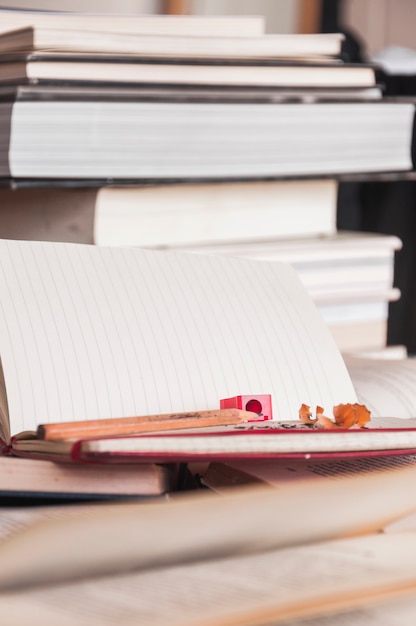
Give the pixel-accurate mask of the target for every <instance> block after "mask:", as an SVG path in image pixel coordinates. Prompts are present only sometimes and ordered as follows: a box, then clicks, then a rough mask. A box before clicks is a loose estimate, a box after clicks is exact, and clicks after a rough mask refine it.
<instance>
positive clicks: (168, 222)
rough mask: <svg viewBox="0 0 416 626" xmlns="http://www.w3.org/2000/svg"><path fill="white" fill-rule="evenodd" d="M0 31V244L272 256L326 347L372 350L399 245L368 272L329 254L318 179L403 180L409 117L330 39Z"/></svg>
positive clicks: (32, 17) (136, 27) (197, 26)
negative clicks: (316, 313)
mask: <svg viewBox="0 0 416 626" xmlns="http://www.w3.org/2000/svg"><path fill="white" fill-rule="evenodd" d="M1 18H2V20H1V31H2V32H0V96H1V97H0V119H1V127H2V137H3V149H2V151H1V152H0V185H1V187H0V199H1V201H2V211H1V213H0V235H1V236H3V237H7V238H16V239H25V238H26V239H40V240H56V241H69V242H82V243H96V244H99V245H134V246H144V247H162V248H164V247H181V248H189V249H194V248H198V249H199V250H200V251H201V252H207V251H208V246H211V247H212V249H213V250H214V248H215V246H218V245H220V246H224V245H226V246H229V247H228V248H227V253H228V254H230V253H234V252H235V253H236V254H244V255H245V254H248V255H249V256H253V255H255V256H256V255H258V256H260V257H263V256H267V255H269V254H270V253H271V252H270V247H271V246H272V248H273V252H272V255H275V257H276V258H283V259H285V260H289V261H290V262H293V263H294V265H295V266H296V267H297V268H298V270H299V271H300V273H301V275H302V277H303V278H304V279H305V284H306V286H307V288H308V289H310V292H311V295H312V296H313V297H314V299H315V300H316V303H317V304H318V306H320V308H321V309H322V312H323V313H324V314H325V319H326V320H327V321H328V322H329V323H330V324H331V326H333V327H334V329H335V330H334V332H335V336H336V337H337V340H338V341H339V345H340V346H341V347H342V348H345V349H350V350H355V349H359V348H361V347H362V348H363V349H370V348H377V349H379V348H381V347H382V346H383V344H384V342H385V325H386V311H387V302H388V301H389V300H391V299H394V298H396V297H397V291H395V290H393V289H392V279H391V275H392V267H393V251H394V250H395V249H397V248H398V247H399V245H400V244H399V242H398V241H397V240H395V241H393V239H392V238H386V237H382V236H379V240H378V242H377V243H376V244H375V247H376V248H377V249H378V250H381V249H383V252H381V253H380V254H381V257H382V260H380V259H376V260H374V259H373V260H368V259H364V260H363V258H362V255H361V252H360V251H362V250H363V249H364V247H365V244H363V243H361V241H360V237H359V236H357V239H356V241H355V240H354V241H353V236H352V235H351V236H350V237H349V238H348V242H349V243H346V239H345V238H344V237H339V235H338V234H337V232H336V210H337V181H336V178H337V177H339V176H341V175H346V174H347V175H354V174H359V175H362V174H366V173H372V174H374V173H380V172H391V171H394V172H403V171H408V170H410V169H411V168H412V158H411V143H412V133H413V117H414V104H413V103H409V102H389V101H386V100H384V99H383V98H382V97H381V96H382V92H381V89H380V87H379V85H378V84H377V78H376V71H375V68H374V67H372V66H366V65H360V66H358V65H349V64H346V63H344V62H343V61H342V40H343V38H342V36H341V35H339V34H321V35H266V34H264V23H263V21H262V19H261V18H256V17H235V18H234V17H223V18H219V17H212V18H211V17H198V16H133V17H129V18H126V17H125V16H118V17H117V16H116V17H114V18H113V16H111V17H109V16H92V15H88V14H87V15H82V16H81V15H76V14H67V13H47V12H28V11H12V10H3V11H2V12H1ZM295 238H296V239H295ZM288 239H291V240H292V241H291V242H289V241H287V242H285V240H288ZM372 241H375V238H374V237H373V238H372ZM265 242H266V243H265ZM282 242H283V243H282ZM231 244H237V245H236V247H235V248H234V249H233V248H232V245H231ZM263 245H264V246H265V247H264V248H263ZM253 246H254V248H255V249H256V250H258V251H256V252H254V251H253ZM346 246H347V247H349V249H350V250H352V249H354V246H355V248H356V250H357V257H356V258H355V259H353V258H351V261H350V262H349V263H348V264H346V263H345V262H344V261H342V262H340V261H339V260H337V259H338V257H339V254H341V256H342V255H343V252H342V251H343V250H344V248H345V247H346ZM371 248H372V249H373V248H374V246H373V245H372V244H371ZM294 250H298V251H299V254H300V257H301V259H300V257H299V259H300V260H299V259H298V260H297V258H296V255H297V254H298V253H297V252H296V253H295V255H294V256H293V254H292V252H293V251H294ZM317 250H321V251H322V256H321V257H320V260H319V262H318V261H317V260H316V257H315V254H316V251H317ZM335 250H336V252H334V253H333V252H332V251H335ZM338 250H339V251H340V253H339V252H338ZM220 251H222V250H221V248H220V247H217V248H216V252H220ZM308 251H309V252H308ZM325 251H326V252H325ZM308 254H310V257H309V258H308V257H307V255H308ZM334 255H335V256H334ZM360 255H361V256H360ZM386 258H388V259H389V260H388V261H386V260H385V259H386ZM314 259H315V260H314ZM309 261H310V262H311V264H315V265H314V267H315V269H316V271H317V272H318V274H319V276H314V277H313V276H312V265H311V268H310V269H306V270H305V271H304V269H305V268H306V264H307V263H308V262H309ZM317 263H320V264H321V266H323V265H324V264H325V263H326V264H331V265H332V267H331V271H330V272H329V274H330V275H331V276H329V274H328V275H326V270H325V271H324V272H322V267H320V268H319V269H318V268H317ZM340 263H341V265H342V267H339V270H340V272H343V275H344V278H343V279H342V280H341V279H337V278H336V277H335V271H332V270H333V268H335V266H336V265H339V264H340ZM374 264H378V265H380V264H381V265H383V270H381V269H380V268H378V269H377V270H374V267H373V266H374ZM302 265H303V269H302V267H301V266H302ZM353 266H354V267H356V268H358V270H356V271H355V274H356V276H357V281H356V280H355V278H354V279H352V278H351V279H350V277H349V276H348V274H349V272H350V271H352V268H353ZM387 266H388V267H387ZM373 270H374V271H375V273H376V274H377V271H378V270H380V272H381V273H383V277H382V278H381V274H377V276H379V278H377V279H375V280H374V283H373V277H374V271H373ZM362 272H363V273H365V274H366V277H365V278H364V277H363V274H362ZM340 275H341V274H340ZM321 281H323V283H324V284H323V285H322V284H321ZM315 283H316V284H315ZM328 283H331V288H329V287H328ZM337 283H338V285H337ZM366 285H373V287H371V288H370V290H369V291H368V292H367V293H368V294H369V297H368V298H367V300H365V297H363V292H366V291H367V286H366ZM376 285H377V287H376ZM381 285H382V286H381ZM354 290H355V293H353V291H354ZM332 299H333V300H332ZM355 301H357V303H356V304H355ZM341 304H342V307H343V308H342V311H341V310H340V309H339V307H340V305H341ZM350 305H354V306H353V310H351V311H350V310H349V307H350ZM360 306H361V308H363V307H364V309H363V312H362V313H360V312H357V311H358V310H357V307H360ZM328 307H330V310H327V308H328ZM354 307H355V308H354ZM347 309H348V310H347ZM370 309H371V311H370ZM373 322H375V324H374V326H373V327H374V332H373V333H369V332H367V330H368V329H369V328H370V325H372V324H373ZM343 325H345V327H346V330H345V332H344V330H343V329H342V328H341V327H342V326H343ZM335 327H336V328H335ZM350 327H351V328H352V333H351V332H350V330H351V329H350ZM375 329H377V332H376V331H375ZM363 337H364V338H365V339H364V343H362V338H363Z"/></svg>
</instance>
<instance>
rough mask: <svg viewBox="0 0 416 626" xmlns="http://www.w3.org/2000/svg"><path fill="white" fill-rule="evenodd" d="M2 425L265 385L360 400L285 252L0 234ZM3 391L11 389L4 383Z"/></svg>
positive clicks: (321, 400)
mask: <svg viewBox="0 0 416 626" xmlns="http://www.w3.org/2000/svg"><path fill="white" fill-rule="evenodd" d="M0 293H1V294H2V297H1V302H0V305H1V306H0V355H1V361H2V365H3V370H4V384H5V386H3V387H2V393H1V438H2V440H3V441H4V442H5V443H6V444H7V443H9V441H10V436H11V435H15V434H16V433H19V432H21V431H27V430H29V431H31V430H34V429H36V427H37V425H38V424H40V423H48V422H59V421H76V420H85V419H95V418H108V417H123V416H131V415H150V414H156V413H157V414H161V413H170V412H178V411H197V410H204V409H205V410H208V409H216V408H218V407H219V403H220V399H221V398H228V397H232V396H235V395H239V394H271V395H272V404H273V417H274V419H283V420H287V419H296V418H297V414H298V409H299V407H300V405H301V404H302V402H304V403H306V404H310V405H311V406H314V405H315V404H319V405H321V406H324V407H332V406H333V405H334V404H339V403H341V402H355V401H356V398H355V393H354V389H353V385H352V383H351V381H350V378H349V375H348V372H347V370H346V367H345V365H344V362H343V359H342V357H341V355H340V353H339V351H338V349H337V347H336V345H335V343H334V341H333V339H332V337H331V336H330V334H329V332H328V330H327V328H326V327H325V325H324V323H323V321H322V319H321V317H320V316H319V313H318V312H317V310H316V309H315V307H314V305H313V303H312V302H311V300H310V299H309V296H308V295H307V294H306V292H305V290H304V288H303V286H302V285H301V284H300V282H299V280H298V278H297V276H296V274H295V272H294V271H293V269H292V268H291V267H290V266H288V265H285V264H280V263H269V262H263V261H246V260H241V259H235V258H225V257H222V258H221V257H218V258H217V257H213V256H204V255H194V254H192V255H191V254H189V255H188V254H186V253H175V252H163V251H152V250H142V249H136V248H120V249H118V248H104V247H96V246H88V245H79V244H63V243H45V242H27V241H6V240H2V241H0ZM6 390H7V394H6Z"/></svg>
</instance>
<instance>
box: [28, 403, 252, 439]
mask: <svg viewBox="0 0 416 626" xmlns="http://www.w3.org/2000/svg"><path fill="white" fill-rule="evenodd" d="M249 420H258V415H257V413H252V412H251V411H242V410H240V409H216V410H212V411H194V412H187V413H165V414H163V415H140V416H135V417H118V418H109V419H102V420H86V421H81V422H61V423H54V424H41V425H40V426H38V429H37V436H38V438H39V439H43V440H47V441H52V440H55V439H83V438H86V437H107V436H117V435H134V434H140V433H147V432H152V431H156V432H157V431H160V430H176V429H185V428H198V427H200V428H205V427H207V426H227V425H232V424H240V423H241V422H247V421H249Z"/></svg>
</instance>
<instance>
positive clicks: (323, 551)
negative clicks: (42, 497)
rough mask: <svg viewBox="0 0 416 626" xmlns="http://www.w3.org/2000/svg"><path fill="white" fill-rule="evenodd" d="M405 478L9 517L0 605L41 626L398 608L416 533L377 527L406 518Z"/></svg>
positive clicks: (249, 619)
mask: <svg viewBox="0 0 416 626" xmlns="http://www.w3.org/2000/svg"><path fill="white" fill-rule="evenodd" d="M414 477H415V468H414V466H409V467H405V468H401V469H391V470H387V469H386V470H384V471H373V472H364V473H359V474H357V475H353V476H344V477H341V478H339V479H338V480H332V479H331V480H327V479H326V478H322V477H321V478H317V479H316V480H313V481H311V480H306V481H302V480H299V481H293V482H290V484H282V485H281V486H280V487H279V489H271V488H270V487H264V488H261V487H260V488H258V487H257V488H244V489H233V490H232V491H229V493H227V494H224V495H222V496H219V495H216V494H213V493H208V492H204V493H199V494H198V493H197V494H193V495H192V497H189V495H188V496H184V495H182V496H176V497H175V498H172V499H171V500H170V501H161V502H156V503H146V505H145V506H143V504H141V505H138V504H136V503H124V504H117V505H115V504H100V505H99V506H97V505H95V506H89V507H85V506H80V507H71V508H65V509H62V507H61V508H60V509H59V510H57V509H56V508H52V509H51V508H47V509H45V508H43V509H41V510H39V509H32V510H23V511H22V510H21V511H15V510H6V511H4V512H3V521H4V523H3V525H2V542H1V546H0V556H1V560H2V569H1V575H0V586H1V589H2V593H1V595H0V607H1V609H2V611H4V612H6V611H7V615H8V618H10V619H11V618H13V620H14V619H15V618H17V617H19V616H20V622H22V620H23V621H24V622H25V621H27V622H28V623H29V622H31V623H39V624H44V625H45V626H50V625H52V624H56V623H57V622H59V623H62V618H63V617H65V622H66V623H67V624H70V623H80V624H89V625H90V626H95V625H98V624H100V626H102V625H103V624H104V625H106V626H107V624H108V625H110V624H113V623H114V621H115V620H117V621H120V623H148V622H149V621H151V622H152V623H153V624H158V625H163V624H167V623H169V624H178V625H179V624H181V625H184V624H193V625H200V624H201V626H202V625H204V626H214V625H215V626H218V625H224V626H225V625H226V624H235V625H236V626H254V625H256V626H257V625H258V624H261V623H273V624H281V623H282V624H287V623H288V622H289V623H290V621H291V620H298V619H301V618H306V617H309V618H312V617H321V619H324V616H325V615H327V616H328V615H331V614H333V613H335V614H336V613H337V612H338V611H352V610H353V609H355V612H358V613H359V611H360V609H361V608H362V609H365V610H366V614H367V616H368V614H369V611H371V610H372V607H373V605H381V606H382V604H383V602H384V603H385V602H388V601H393V600H394V599H396V598H397V599H399V600H400V602H401V604H402V606H406V605H407V603H408V602H412V599H413V597H414V592H415V577H414V561H415V558H416V535H415V533H414V532H404V533H400V532H390V533H389V534H385V533H382V532H380V531H381V530H383V528H385V527H386V526H387V527H388V526H389V525H391V523H392V522H394V521H395V520H398V519H399V518H400V517H402V516H404V515H406V514H408V513H411V512H412V511H414V509H415V506H416V499H415V490H414ZM115 530H117V532H115ZM103 546H105V549H103ZM28 554H30V555H31V558H27V555H28ZM40 564H41V566H40ZM318 579H319V581H320V584H319V585H316V584H313V581H315V580H318ZM190 589H192V590H193V591H192V593H190ZM403 610H404V609H403ZM413 614H414V613H413ZM26 617H27V619H26ZM328 619H329V618H328ZM65 622H63V623H65ZM295 623H298V622H297V621H296V622H295ZM331 623H333V622H332V621H331ZM335 623H337V622H335ZM344 623H345V622H344ZM354 623H355V619H354ZM382 623H383V622H382ZM391 623H397V622H395V621H394V620H392V621H391ZM400 623H405V622H400ZM407 623H409V622H407ZM410 623H411V621H410Z"/></svg>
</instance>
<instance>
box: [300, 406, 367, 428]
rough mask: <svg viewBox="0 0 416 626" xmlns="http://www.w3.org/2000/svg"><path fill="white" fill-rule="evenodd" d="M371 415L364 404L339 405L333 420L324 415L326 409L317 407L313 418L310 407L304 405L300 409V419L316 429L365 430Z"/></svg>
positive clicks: (336, 407)
mask: <svg viewBox="0 0 416 626" xmlns="http://www.w3.org/2000/svg"><path fill="white" fill-rule="evenodd" d="M370 416H371V413H370V411H369V410H368V409H367V407H366V406H365V405H364V404H357V403H354V404H351V403H347V404H337V405H336V406H334V407H333V419H331V418H329V417H327V416H326V415H324V409H323V408H322V407H321V406H317V407H316V409H315V417H313V415H312V413H311V410H310V406H308V405H307V404H302V405H301V407H300V409H299V419H300V421H301V422H302V423H303V424H309V425H311V426H314V427H315V428H324V429H326V430H334V429H336V428H343V429H345V428H364V427H365V426H366V424H367V423H368V422H369V421H370Z"/></svg>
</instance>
